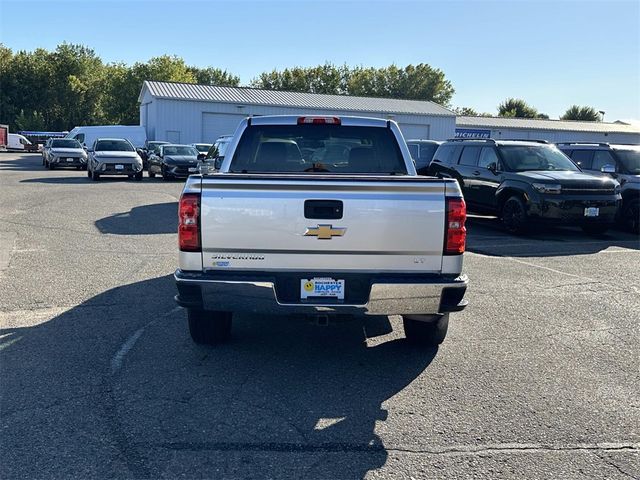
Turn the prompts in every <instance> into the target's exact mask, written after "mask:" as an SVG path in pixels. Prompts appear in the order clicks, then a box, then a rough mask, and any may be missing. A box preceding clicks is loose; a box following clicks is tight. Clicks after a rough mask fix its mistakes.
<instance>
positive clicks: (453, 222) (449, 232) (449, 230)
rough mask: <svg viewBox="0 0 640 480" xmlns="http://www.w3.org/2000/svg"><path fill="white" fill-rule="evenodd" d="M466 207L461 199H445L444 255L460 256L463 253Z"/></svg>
mask: <svg viewBox="0 0 640 480" xmlns="http://www.w3.org/2000/svg"><path fill="white" fill-rule="evenodd" d="M466 219H467V205H466V204H465V203H464V199H462V198H454V197H447V198H446V210H445V222H446V223H445V228H444V254H445V255H460V254H462V253H464V248H465V243H466V239H467V229H466V228H465V226H464V222H465V221H466Z"/></svg>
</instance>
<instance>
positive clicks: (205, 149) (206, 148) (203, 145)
mask: <svg viewBox="0 0 640 480" xmlns="http://www.w3.org/2000/svg"><path fill="white" fill-rule="evenodd" d="M195 147H196V150H198V151H199V152H200V153H207V152H208V151H209V147H211V145H210V144H208V143H197V144H196V145H195Z"/></svg>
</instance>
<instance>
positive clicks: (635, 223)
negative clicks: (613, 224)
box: [620, 198, 640, 233]
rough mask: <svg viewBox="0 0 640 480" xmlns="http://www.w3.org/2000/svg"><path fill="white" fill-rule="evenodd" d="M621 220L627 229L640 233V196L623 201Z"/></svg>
mask: <svg viewBox="0 0 640 480" xmlns="http://www.w3.org/2000/svg"><path fill="white" fill-rule="evenodd" d="M620 220H621V221H622V224H623V226H624V227H625V228H626V229H627V230H630V231H631V232H633V233H640V198H634V199H633V200H630V201H628V202H625V203H623V205H622V214H621V219H620Z"/></svg>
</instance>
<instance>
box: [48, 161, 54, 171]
mask: <svg viewBox="0 0 640 480" xmlns="http://www.w3.org/2000/svg"><path fill="white" fill-rule="evenodd" d="M47 166H48V167H49V170H53V169H54V168H56V167H55V165H54V164H53V163H51V162H49V165H47Z"/></svg>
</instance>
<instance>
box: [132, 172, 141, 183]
mask: <svg viewBox="0 0 640 480" xmlns="http://www.w3.org/2000/svg"><path fill="white" fill-rule="evenodd" d="M133 178H135V179H136V182H141V181H142V170H140V171H139V172H138V173H136V174H135V175H134V176H133Z"/></svg>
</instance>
